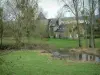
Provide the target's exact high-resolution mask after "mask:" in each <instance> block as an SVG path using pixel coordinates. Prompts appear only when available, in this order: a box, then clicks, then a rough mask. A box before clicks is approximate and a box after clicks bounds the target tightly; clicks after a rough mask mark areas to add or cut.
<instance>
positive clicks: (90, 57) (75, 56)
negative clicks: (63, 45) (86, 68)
mask: <svg viewBox="0 0 100 75" xmlns="http://www.w3.org/2000/svg"><path fill="white" fill-rule="evenodd" d="M52 56H53V57H56V58H60V59H65V58H66V59H69V60H79V61H91V62H100V56H97V55H94V54H88V53H82V52H79V53H77V52H69V53H66V54H65V53H64V54H62V53H59V52H54V53H53V55H52Z"/></svg>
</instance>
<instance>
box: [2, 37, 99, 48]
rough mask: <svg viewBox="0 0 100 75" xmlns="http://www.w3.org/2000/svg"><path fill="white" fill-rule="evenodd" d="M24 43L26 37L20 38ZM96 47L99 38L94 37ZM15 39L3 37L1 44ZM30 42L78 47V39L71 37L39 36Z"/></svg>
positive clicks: (84, 42) (61, 46)
mask: <svg viewBox="0 0 100 75" xmlns="http://www.w3.org/2000/svg"><path fill="white" fill-rule="evenodd" d="M22 41H23V42H24V43H27V42H28V41H27V39H25V38H24V39H22ZM95 42H96V48H100V39H96V40H95ZM14 43H15V41H14V39H12V38H4V39H3V44H14ZM30 43H31V44H34V43H37V44H49V45H52V46H55V47H56V48H76V47H78V40H71V39H48V40H47V39H39V38H31V39H30ZM82 45H83V47H86V41H85V40H82Z"/></svg>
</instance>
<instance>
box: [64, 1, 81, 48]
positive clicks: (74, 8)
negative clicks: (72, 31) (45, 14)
mask: <svg viewBox="0 0 100 75" xmlns="http://www.w3.org/2000/svg"><path fill="white" fill-rule="evenodd" d="M62 1H63V2H64V7H65V8H67V10H68V9H69V10H70V11H71V12H72V13H73V14H74V16H75V18H76V23H77V28H78V32H77V33H78V41H79V44H78V45H79V47H82V42H81V35H80V26H79V13H80V9H81V8H80V3H81V0H70V1H71V3H67V2H66V1H67V0H62Z"/></svg>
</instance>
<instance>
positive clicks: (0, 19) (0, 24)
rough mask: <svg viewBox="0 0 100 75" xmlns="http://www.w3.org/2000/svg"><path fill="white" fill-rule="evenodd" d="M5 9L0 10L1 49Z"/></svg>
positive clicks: (0, 45)
mask: <svg viewBox="0 0 100 75" xmlns="http://www.w3.org/2000/svg"><path fill="white" fill-rule="evenodd" d="M2 18H3V9H2V8H0V38H1V39H0V41H1V43H0V47H2V40H3V19H2Z"/></svg>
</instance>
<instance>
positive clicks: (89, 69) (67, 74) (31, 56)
mask: <svg viewBox="0 0 100 75" xmlns="http://www.w3.org/2000/svg"><path fill="white" fill-rule="evenodd" d="M2 58H3V59H5V62H6V64H5V63H4V64H2V65H1V66H0V75H100V64H94V63H80V62H72V61H64V60H53V59H51V58H50V55H41V54H40V53H38V52H35V51H13V52H12V53H9V54H7V55H4V56H2Z"/></svg>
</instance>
